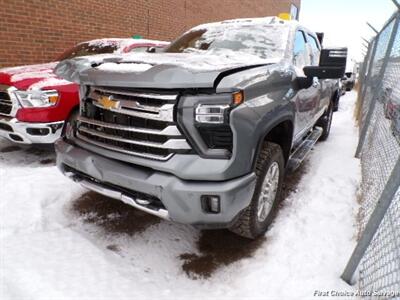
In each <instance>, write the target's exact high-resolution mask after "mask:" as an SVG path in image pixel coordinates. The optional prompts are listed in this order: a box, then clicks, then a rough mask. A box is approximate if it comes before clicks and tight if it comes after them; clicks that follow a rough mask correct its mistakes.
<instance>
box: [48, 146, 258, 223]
mask: <svg viewBox="0 0 400 300" xmlns="http://www.w3.org/2000/svg"><path fill="white" fill-rule="evenodd" d="M56 151H57V166H58V167H59V169H60V170H61V171H62V172H63V173H64V174H65V175H67V176H68V177H71V178H72V179H74V180H76V181H78V182H80V183H81V184H82V185H83V186H85V187H86V188H88V189H90V190H94V191H96V192H99V193H101V194H104V195H107V196H110V197H112V198H116V199H119V200H122V201H124V202H125V203H128V204H130V205H132V206H134V207H136V208H138V209H141V210H143V211H146V212H148V213H151V214H153V215H157V216H159V217H162V218H164V219H169V220H172V221H175V222H178V223H184V224H191V225H195V226H198V227H201V228H226V227H229V225H230V224H231V223H232V221H234V220H235V217H236V216H237V215H238V214H239V212H240V211H242V210H243V209H245V208H246V207H247V206H248V205H249V204H250V201H251V198H252V195H253V192H254V188H255V182H256V176H255V174H254V173H251V174H248V175H246V176H243V177H240V178H237V179H233V180H228V181H221V182H218V181H188V180H182V179H180V178H178V177H176V176H174V175H172V174H168V173H164V172H159V171H155V170H153V169H149V168H143V167H140V166H136V165H132V164H126V163H123V162H119V161H116V160H112V159H109V158H105V157H103V156H100V155H97V154H95V153H92V152H89V151H87V150H85V149H82V148H80V147H77V146H74V145H71V144H68V143H66V142H65V141H63V140H58V141H57V143H56ZM82 174H83V175H84V176H82ZM130 191H131V192H132V193H130ZM135 193H141V194H146V195H150V196H152V197H155V198H157V199H159V200H160V201H161V202H162V204H163V208H161V209H160V208H157V209H156V208H152V207H150V206H147V205H146V204H143V203H144V201H142V199H137V198H135V197H134V196H132V195H134V194H135ZM202 195H213V196H219V198H220V212H219V213H217V214H213V213H208V212H206V211H205V210H204V209H203V207H202V205H201V200H200V198H201V196H202Z"/></svg>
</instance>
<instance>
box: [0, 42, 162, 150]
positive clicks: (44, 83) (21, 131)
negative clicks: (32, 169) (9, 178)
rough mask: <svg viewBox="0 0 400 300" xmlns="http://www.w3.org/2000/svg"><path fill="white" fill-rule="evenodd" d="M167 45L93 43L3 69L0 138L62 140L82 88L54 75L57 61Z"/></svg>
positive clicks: (24, 141) (29, 141)
mask: <svg viewBox="0 0 400 300" xmlns="http://www.w3.org/2000/svg"><path fill="white" fill-rule="evenodd" d="M166 45H168V43H167V42H162V41H153V40H145V39H116V38H112V39H100V40H93V41H88V42H84V43H80V44H78V45H76V46H75V47H73V48H71V49H69V50H67V51H65V52H64V53H63V54H62V55H60V57H59V58H58V60H57V61H56V62H51V63H46V64H39V65H29V66H21V67H13V68H4V69H0V137H5V138H7V139H9V140H11V141H12V142H15V143H19V144H52V143H54V142H55V141H56V140H57V139H58V138H59V137H60V135H61V133H62V132H63V130H65V129H64V127H65V126H64V124H65V123H66V121H67V120H68V119H69V117H70V116H71V115H72V114H73V113H74V111H76V110H77V109H78V107H79V86H78V85H77V84H75V83H71V82H69V81H66V80H63V79H61V78H58V77H57V76H56V75H55V74H54V72H53V70H54V68H55V66H56V65H57V63H58V61H62V60H64V59H70V58H73V57H79V56H87V55H96V54H107V53H128V52H145V51H147V49H149V48H151V47H154V48H162V47H165V46H166Z"/></svg>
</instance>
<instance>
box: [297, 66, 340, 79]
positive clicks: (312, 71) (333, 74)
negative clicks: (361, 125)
mask: <svg viewBox="0 0 400 300" xmlns="http://www.w3.org/2000/svg"><path fill="white" fill-rule="evenodd" d="M345 70H346V67H304V69H303V71H304V74H305V75H306V76H307V77H309V78H313V77H317V78H319V79H340V78H342V77H343V75H344V72H345Z"/></svg>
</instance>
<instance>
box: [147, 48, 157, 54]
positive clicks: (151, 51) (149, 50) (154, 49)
mask: <svg viewBox="0 0 400 300" xmlns="http://www.w3.org/2000/svg"><path fill="white" fill-rule="evenodd" d="M156 50H157V48H156V47H149V48H147V50H146V51H147V52H148V53H156Z"/></svg>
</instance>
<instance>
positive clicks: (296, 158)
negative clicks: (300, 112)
mask: <svg viewBox="0 0 400 300" xmlns="http://www.w3.org/2000/svg"><path fill="white" fill-rule="evenodd" d="M322 131H323V130H322V128H321V127H315V128H314V130H313V131H312V132H311V133H310V134H309V135H308V136H307V137H306V138H305V140H304V141H303V142H302V143H301V144H300V146H298V147H297V149H296V150H295V151H294V152H293V153H292V154H291V155H290V157H289V161H288V164H287V167H286V169H287V171H288V172H293V171H295V170H296V169H297V168H298V167H299V166H300V164H301V163H302V162H303V161H304V159H305V158H306V157H307V156H308V154H309V153H310V152H311V150H312V148H313V147H314V145H315V143H316V142H317V141H318V139H319V138H320V137H321V135H322Z"/></svg>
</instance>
